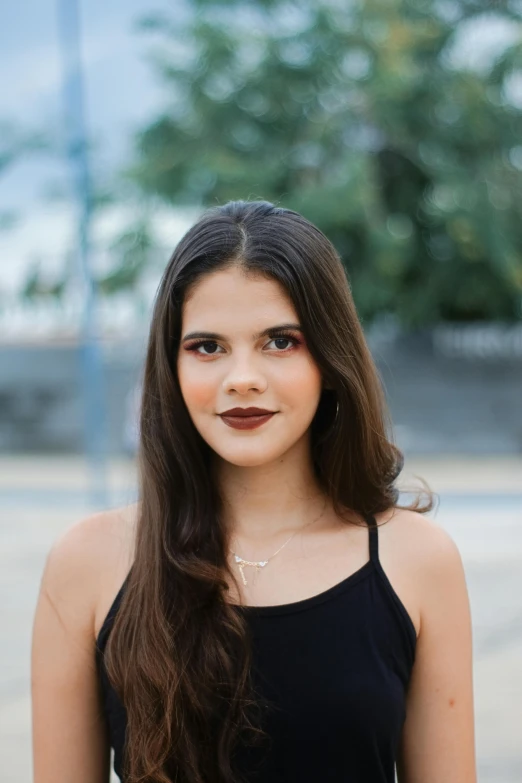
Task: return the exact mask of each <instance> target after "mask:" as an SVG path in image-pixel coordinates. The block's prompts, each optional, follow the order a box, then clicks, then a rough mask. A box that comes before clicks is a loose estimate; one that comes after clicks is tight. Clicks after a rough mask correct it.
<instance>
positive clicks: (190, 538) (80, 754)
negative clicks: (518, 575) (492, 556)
mask: <svg viewBox="0 0 522 783" xmlns="http://www.w3.org/2000/svg"><path fill="white" fill-rule="evenodd" d="M401 467H402V455H401V453H400V451H399V450H398V449H397V447H396V446H395V445H393V443H392V442H391V440H390V434H389V418H388V414H387V410H386V406H385V400H384V395H383V391H382V387H381V384H380V379H379V376H378V373H377V371H376V368H375V365H374V363H373V361H372V358H371V355H370V353H369V350H368V347H367V345H366V342H365V339H364V335H363V331H362V329H361V325H360V323H359V321H358V318H357V313H356V309H355V306H354V303H353V300H352V297H351V293H350V288H349V284H348V282H347V279H346V276H345V273H344V270H343V267H342V265H341V262H340V260H339V257H338V255H337V254H336V252H335V250H334V248H333V247H332V245H331V244H330V242H329V241H328V240H327V239H326V237H325V236H324V235H323V234H322V233H321V232H320V231H319V230H318V229H317V228H316V227H315V226H313V225H312V224H310V223H309V222H308V221H307V220H305V219H304V218H303V217H302V216H301V215H299V214H298V213H296V212H293V211H290V210H286V209H282V208H279V207H275V206H273V205H271V204H269V203H266V202H251V203H248V202H232V203H229V204H226V205H225V206H223V207H218V208H214V209H212V210H210V211H209V212H207V213H205V215H204V216H203V217H202V218H201V219H200V220H199V221H198V222H197V223H196V225H194V226H193V227H192V228H191V229H190V230H189V231H188V233H187V234H186V235H185V237H184V238H183V239H182V240H181V242H180V243H179V245H178V246H177V248H176V250H175V251H174V254H173V256H172V258H171V260H170V262H169V264H168V266H167V268H166V270H165V273H164V275H163V279H162V281H161V284H160V286H159V290H158V293H157V298H156V301H155V307H154V314H153V318H152V324H151V329H150V338H149V344H148V350H147V356H146V362H145V368H144V375H143V392H142V404H141V413H140V447H139V468H140V470H139V475H140V487H139V490H140V491H139V500H138V503H137V504H136V505H134V506H130V507H128V508H123V509H118V510H112V511H105V512H102V513H99V514H96V515H93V516H90V517H89V518H86V519H84V520H82V521H80V522H79V523H76V524H75V525H73V526H72V527H71V528H69V530H68V531H66V533H65V534H64V535H62V536H61V538H60V539H59V540H57V541H56V543H55V544H54V546H53V547H52V549H51V552H50V553H49V556H48V559H47V563H46V567H45V571H44V575H43V578H42V584H41V592H40V596H39V601H38V606H37V610H36V616H35V623H34V630H33V649H32V687H33V747H34V770H35V783H73V782H74V783H105V782H106V781H107V780H108V777H109V766H110V763H109V762H110V749H111V747H112V748H113V749H114V767H115V771H116V772H117V773H118V775H119V776H120V777H121V779H122V780H123V781H125V783H138V781H142V782H143V783H153V782H154V783H175V782H177V783H233V781H244V783H254V782H256V781H257V783H283V782H284V783H393V781H394V779H395V771H397V774H398V779H399V781H400V783H440V782H441V781H445V782H447V783H475V781H476V774H475V751H474V725H473V723H474V722H473V693H472V648H471V623H470V610H469V602H468V595H467V589H466V582H465V577H464V572H463V567H462V562H461V558H460V554H459V552H458V550H457V548H456V546H455V544H454V542H453V540H452V539H451V538H450V537H449V536H448V534H447V533H446V532H445V531H444V530H443V529H442V528H441V527H440V526H439V525H437V524H436V523H435V522H433V521H431V520H429V519H427V518H426V517H425V516H424V513H426V512H429V511H430V510H431V509H432V508H433V501H432V499H431V497H430V499H429V502H428V504H427V505H425V506H421V503H420V500H419V499H417V501H416V502H415V503H414V504H413V505H412V506H401V505H399V504H398V496H399V493H398V491H397V488H396V485H395V482H396V479H397V476H398V475H399V473H400V470H401Z"/></svg>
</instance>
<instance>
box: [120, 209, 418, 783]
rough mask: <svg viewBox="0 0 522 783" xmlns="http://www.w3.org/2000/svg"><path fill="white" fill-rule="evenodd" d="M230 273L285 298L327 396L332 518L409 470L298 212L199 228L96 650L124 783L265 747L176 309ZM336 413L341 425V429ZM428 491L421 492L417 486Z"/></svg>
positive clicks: (224, 216) (323, 483) (151, 376)
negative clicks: (109, 691)
mask: <svg viewBox="0 0 522 783" xmlns="http://www.w3.org/2000/svg"><path fill="white" fill-rule="evenodd" d="M231 265H239V266H240V267H241V268H242V269H244V270H245V271H246V272H248V273H257V274H258V275H263V276H266V277H268V278H270V279H273V280H275V281H277V282H279V283H280V284H281V286H282V287H283V288H284V289H285V291H286V292H287V294H288V295H289V297H290V299H291V300H292V302H293V304H294V307H295V310H296V312H297V314H298V317H299V321H300V324H301V326H302V327H303V330H304V337H305V340H306V343H307V345H308V347H309V350H310V352H311V355H312V357H313V359H314V360H315V362H316V363H317V365H318V367H319V368H320V370H321V371H322V373H323V377H324V379H325V386H326V388H325V389H324V391H323V393H322V395H321V398H320V401H319V405H318V408H317V411H316V414H315V417H314V419H313V421H312V424H311V433H310V434H311V449H312V458H313V465H314V469H315V471H316V474H317V480H318V483H319V485H320V487H321V488H322V489H323V491H324V492H325V493H326V494H327V495H328V496H329V497H330V499H331V501H332V504H333V507H334V509H335V511H336V513H337V514H338V515H339V517H345V516H346V514H347V513H348V514H354V515H355V516H357V515H359V516H365V515H367V514H373V513H377V512H380V511H385V510H388V509H392V508H410V509H413V510H416V511H419V512H421V513H426V512H428V511H430V510H431V509H432V507H433V495H432V493H431V492H430V491H429V488H425V490H424V492H425V494H426V495H427V497H428V501H427V503H426V504H424V505H421V501H420V494H419V495H417V498H416V499H415V500H414V502H413V503H412V505H410V506H399V505H398V498H399V491H398V489H397V488H396V486H395V481H396V479H397V477H398V475H399V473H400V472H401V469H402V466H403V455H402V453H401V451H400V450H399V449H398V448H397V447H396V446H395V445H394V443H393V437H392V428H391V422H390V417H389V413H388V409H387V406H386V402H385V397H384V393H383V389H382V385H381V382H380V377H379V375H378V372H377V369H376V367H375V364H374V362H373V359H372V356H371V354H370V351H369V348H368V346H367V343H366V340H365V337H364V333H363V330H362V327H361V324H360V322H359V319H358V317H357V312H356V308H355V305H354V302H353V299H352V295H351V291H350V287H349V283H348V280H347V277H346V274H345V271H344V268H343V266H342V263H341V260H340V258H339V256H338V254H337V253H336V251H335V249H334V247H333V246H332V244H331V243H330V242H329V240H328V239H327V238H326V237H325V236H324V234H322V233H321V231H319V229H318V228H316V227H315V226H314V225H312V224H311V223H310V222H309V221H307V220H306V219H305V218H304V217H302V215H300V214H298V213H297V212H294V211H291V210H288V209H283V208H281V207H277V206H274V205H273V204H270V203H268V202H265V201H254V202H245V201H235V202H230V203H228V204H225V205H224V206H220V207H215V208H212V209H210V210H208V211H207V212H205V214H204V215H203V216H202V217H201V219H200V220H198V222H197V223H196V224H195V225H194V226H193V227H192V228H191V229H190V230H189V231H188V232H187V233H186V234H185V236H184V237H183V239H182V240H181V241H180V242H179V244H178V246H177V247H176V249H175V251H174V253H173V255H172V257H171V259H170V261H169V263H168V265H167V267H166V269H165V272H164V274H163V277H162V280H161V282H160V285H159V289H158V292H157V296H156V299H155V305H154V312H153V316H152V322H151V327H150V336H149V341H148V348H147V354H146V360H145V365H144V372H143V392H142V404H141V416H140V446H139V454H138V465H139V491H140V495H139V503H138V522H137V531H136V539H135V554H134V561H133V565H132V568H131V571H130V574H129V577H128V584H127V588H126V591H125V593H124V596H123V599H122V603H121V606H120V609H119V612H118V614H117V616H116V619H115V622H114V626H113V628H112V632H111V635H110V637H109V640H108V644H107V647H106V650H105V666H106V670H107V674H108V676H109V679H110V681H111V683H112V684H113V687H114V688H115V690H116V692H117V693H118V695H119V696H120V699H121V700H122V702H123V704H124V705H125V709H126V713H127V732H126V742H125V754H124V756H125V758H124V779H125V781H127V782H128V783H138V781H146V782H147V783H175V782H176V783H235V782H236V781H238V780H240V778H239V776H238V775H237V774H236V771H235V770H234V766H233V750H234V747H235V745H236V743H237V742H239V741H257V740H258V739H259V737H261V738H262V737H263V731H262V729H261V727H260V726H259V725H258V717H259V713H258V712H257V711H256V699H255V694H254V693H253V692H252V689H251V681H250V676H249V670H250V663H251V646H250V637H249V631H248V625H247V623H246V622H245V617H244V616H243V615H242V614H241V612H240V611H238V610H237V607H234V606H233V605H232V603H231V602H230V601H228V600H227V592H228V589H229V587H228V585H229V582H227V578H226V577H227V576H228V579H229V580H232V581H233V582H234V583H236V584H237V582H236V579H235V575H234V574H233V573H232V572H231V569H230V567H229V566H228V560H227V551H228V541H227V534H226V532H225V529H224V525H223V524H222V508H223V505H222V497H221V496H220V492H219V487H217V486H215V482H213V481H212V471H211V459H212V450H211V449H210V447H209V446H208V444H207V443H206V442H205V441H204V440H203V438H202V437H201V436H200V434H199V432H198V431H197V429H196V428H195V426H194V424H193V422H192V420H191V418H190V415H189V413H188V410H187V408H186V406H185V403H184V400H183V397H182V394H181V391H180V386H179V382H178V378H177V373H176V363H177V355H178V350H179V343H180V337H181V315H182V304H183V301H184V297H185V295H186V294H187V292H188V291H189V289H190V288H191V286H193V285H194V284H195V283H196V282H197V281H198V280H200V279H201V278H202V276H204V275H205V274H207V273H210V272H214V271H215V270H217V269H223V268H226V267H228V266H231ZM337 403H338V412H337V415H336V410H337ZM425 487H427V485H425Z"/></svg>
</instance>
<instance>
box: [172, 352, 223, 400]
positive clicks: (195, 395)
mask: <svg viewBox="0 0 522 783" xmlns="http://www.w3.org/2000/svg"><path fill="white" fill-rule="evenodd" d="M178 378H179V385H180V388H181V393H182V395H183V399H184V400H185V404H186V406H187V408H188V409H189V410H191V409H196V408H204V407H205V406H208V405H209V403H210V404H212V403H213V401H214V400H215V396H216V382H215V380H214V379H213V378H212V375H211V374H210V373H209V372H208V369H207V372H202V371H201V368H200V367H199V366H197V365H196V366H194V365H193V364H188V363H185V362H184V361H182V360H180V362H179V363H178Z"/></svg>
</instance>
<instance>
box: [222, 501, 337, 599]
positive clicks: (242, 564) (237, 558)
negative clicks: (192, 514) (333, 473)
mask: <svg viewBox="0 0 522 783" xmlns="http://www.w3.org/2000/svg"><path fill="white" fill-rule="evenodd" d="M325 508H326V498H325V501H324V506H323V509H322V511H321V513H320V514H319V516H318V517H316V518H315V519H312V521H311V522H307V523H306V525H303V527H300V528H299V529H298V530H296V531H295V532H294V533H292V535H291V536H290V538H288V539H287V540H286V541H285V543H284V544H283V546H280V547H279V549H278V550H277V551H276V552H274V554H273V555H270V557H268V558H267V559H266V560H245V559H244V558H243V557H240V556H239V555H237V554H236V553H235V552H234V550H230V551H231V552H232V554H233V555H234V560H235V561H236V563H237V564H238V566H239V570H240V572H241V579H242V580H243V584H244V585H246V584H248V583H247V580H246V579H245V574H244V570H243V569H244V567H245V566H253V567H254V568H255V569H256V571H255V574H254V584H255V581H256V576H257V574H258V572H259V570H260V569H261V568H264V567H265V566H266V565H268V563H269V562H270V560H272V558H273V557H275V556H276V555H277V554H278V553H279V552H280V551H281V550H282V548H283V547H284V546H286V545H287V544H288V542H289V541H291V540H292V538H293V537H294V536H295V535H297V533H299V532H300V531H301V530H304V528H305V527H308V526H309V525H313V523H314V522H317V520H318V519H320V518H321V517H322V516H323V514H324V510H325Z"/></svg>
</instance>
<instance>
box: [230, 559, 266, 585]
mask: <svg viewBox="0 0 522 783" xmlns="http://www.w3.org/2000/svg"><path fill="white" fill-rule="evenodd" d="M234 559H235V561H236V563H237V564H238V565H239V571H240V573H241V579H242V580H243V584H244V585H246V584H248V582H247V580H246V579H245V572H244V568H245V566H247V565H248V566H252V567H253V568H255V569H256V571H255V575H254V583H255V577H256V575H257V572H258V571H259V569H260V568H264V567H265V566H266V565H267V564H268V560H245V559H244V558H243V557H239V555H236V554H235V553H234Z"/></svg>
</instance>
